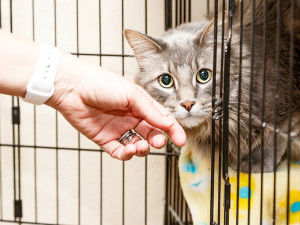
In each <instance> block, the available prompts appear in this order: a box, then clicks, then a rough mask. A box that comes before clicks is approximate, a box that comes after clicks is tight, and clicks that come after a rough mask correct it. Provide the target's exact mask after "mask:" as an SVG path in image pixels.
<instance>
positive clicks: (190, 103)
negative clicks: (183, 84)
mask: <svg viewBox="0 0 300 225" xmlns="http://www.w3.org/2000/svg"><path fill="white" fill-rule="evenodd" d="M195 103H196V102H194V101H185V102H183V103H181V104H180V105H181V106H182V107H184V108H185V109H186V110H187V111H188V112H189V111H191V109H192V107H193V105H195Z"/></svg>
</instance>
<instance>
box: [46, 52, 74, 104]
mask: <svg viewBox="0 0 300 225" xmlns="http://www.w3.org/2000/svg"><path fill="white" fill-rule="evenodd" d="M79 64H80V61H79V60H78V59H77V58H76V57H74V56H72V55H71V54H69V53H66V52H63V51H60V50H59V62H58V67H57V74H56V78H55V81H54V93H53V95H52V96H51V97H50V98H49V99H48V100H47V101H46V102H45V104H46V105H48V106H51V107H52V108H55V109H57V108H58V107H59V105H61V103H62V102H63V101H64V99H66V98H67V97H68V96H69V95H70V93H72V92H73V90H74V87H75V86H76V85H77V84H78V83H79V82H80V78H79V77H78V76H77V74H78V71H79Z"/></svg>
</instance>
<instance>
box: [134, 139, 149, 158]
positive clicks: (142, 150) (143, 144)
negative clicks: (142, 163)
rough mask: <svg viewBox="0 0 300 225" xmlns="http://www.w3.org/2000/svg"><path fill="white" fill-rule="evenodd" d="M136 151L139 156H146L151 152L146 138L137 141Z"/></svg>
mask: <svg viewBox="0 0 300 225" xmlns="http://www.w3.org/2000/svg"><path fill="white" fill-rule="evenodd" d="M135 147H136V153H135V155H136V156H138V157H144V156H146V155H148V154H149V152H150V147H149V144H148V142H147V141H146V140H140V141H137V142H136V143H135Z"/></svg>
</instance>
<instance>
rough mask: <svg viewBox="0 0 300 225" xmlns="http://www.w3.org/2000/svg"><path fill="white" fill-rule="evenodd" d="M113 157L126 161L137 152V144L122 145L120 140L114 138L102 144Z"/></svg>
mask: <svg viewBox="0 0 300 225" xmlns="http://www.w3.org/2000/svg"><path fill="white" fill-rule="evenodd" d="M101 148H102V149H103V150H104V151H106V152H107V153H108V154H109V155H110V156H111V157H113V158H116V159H119V160H122V161H126V160H129V159H131V158H132V157H133V156H134V155H135V154H136V146H135V145H134V144H128V145H126V146H124V145H122V144H121V143H120V142H119V141H117V140H113V141H110V142H108V143H106V144H104V145H102V146H101Z"/></svg>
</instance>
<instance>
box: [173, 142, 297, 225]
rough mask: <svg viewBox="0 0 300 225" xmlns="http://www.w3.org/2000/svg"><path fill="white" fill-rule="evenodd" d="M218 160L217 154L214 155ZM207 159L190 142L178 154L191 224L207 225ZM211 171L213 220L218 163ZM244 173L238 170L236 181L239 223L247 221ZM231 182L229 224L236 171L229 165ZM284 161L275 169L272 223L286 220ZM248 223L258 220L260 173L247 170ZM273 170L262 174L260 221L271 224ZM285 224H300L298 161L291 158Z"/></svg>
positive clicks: (233, 213) (233, 219) (234, 201)
mask: <svg viewBox="0 0 300 225" xmlns="http://www.w3.org/2000/svg"><path fill="white" fill-rule="evenodd" d="M216 161H218V155H216ZM210 163H211V159H210V156H209V155H208V154H204V153H201V151H199V150H198V151H195V150H194V151H192V147H191V145H187V146H186V147H184V148H183V149H182V152H181V155H180V158H179V174H180V181H181V186H182V189H183V193H184V196H185V198H186V200H187V203H188V205H189V208H190V211H191V214H192V218H193V222H194V225H209V218H210V185H211V173H210V167H211V166H210ZM215 167H216V169H215V171H214V173H215V178H214V179H215V185H214V192H215V195H214V196H215V201H214V205H215V207H214V221H217V208H218V205H217V201H218V165H217V164H216V166H215ZM248 176H249V175H248V174H246V173H240V185H239V211H238V220H239V225H246V224H248V193H249V188H248ZM229 177H230V179H229V180H230V183H231V196H230V205H231V207H230V214H229V218H230V222H229V224H230V225H234V224H236V215H237V214H236V207H237V172H236V171H235V170H233V169H231V168H229ZM287 180H288V179H287V163H286V162H282V163H281V164H280V166H279V167H278V169H277V171H276V181H277V182H276V203H275V205H276V207H275V211H276V225H283V224H287V223H286V219H287ZM223 187H224V182H223V180H222V183H221V190H222V193H221V198H222V199H221V207H222V208H221V219H220V221H221V222H220V224H223V221H224V219H223V218H224V214H223V211H224V210H223V197H224V193H223ZM250 187H251V188H250V224H251V225H259V224H260V208H261V207H260V202H261V201H260V200H261V174H260V173H256V174H251V186H250ZM273 193H274V173H273V172H271V173H264V174H263V208H262V210H263V219H262V221H263V225H271V224H272V221H273ZM289 224H290V225H296V224H297V225H300V163H299V162H291V168H290V204H289Z"/></svg>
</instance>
